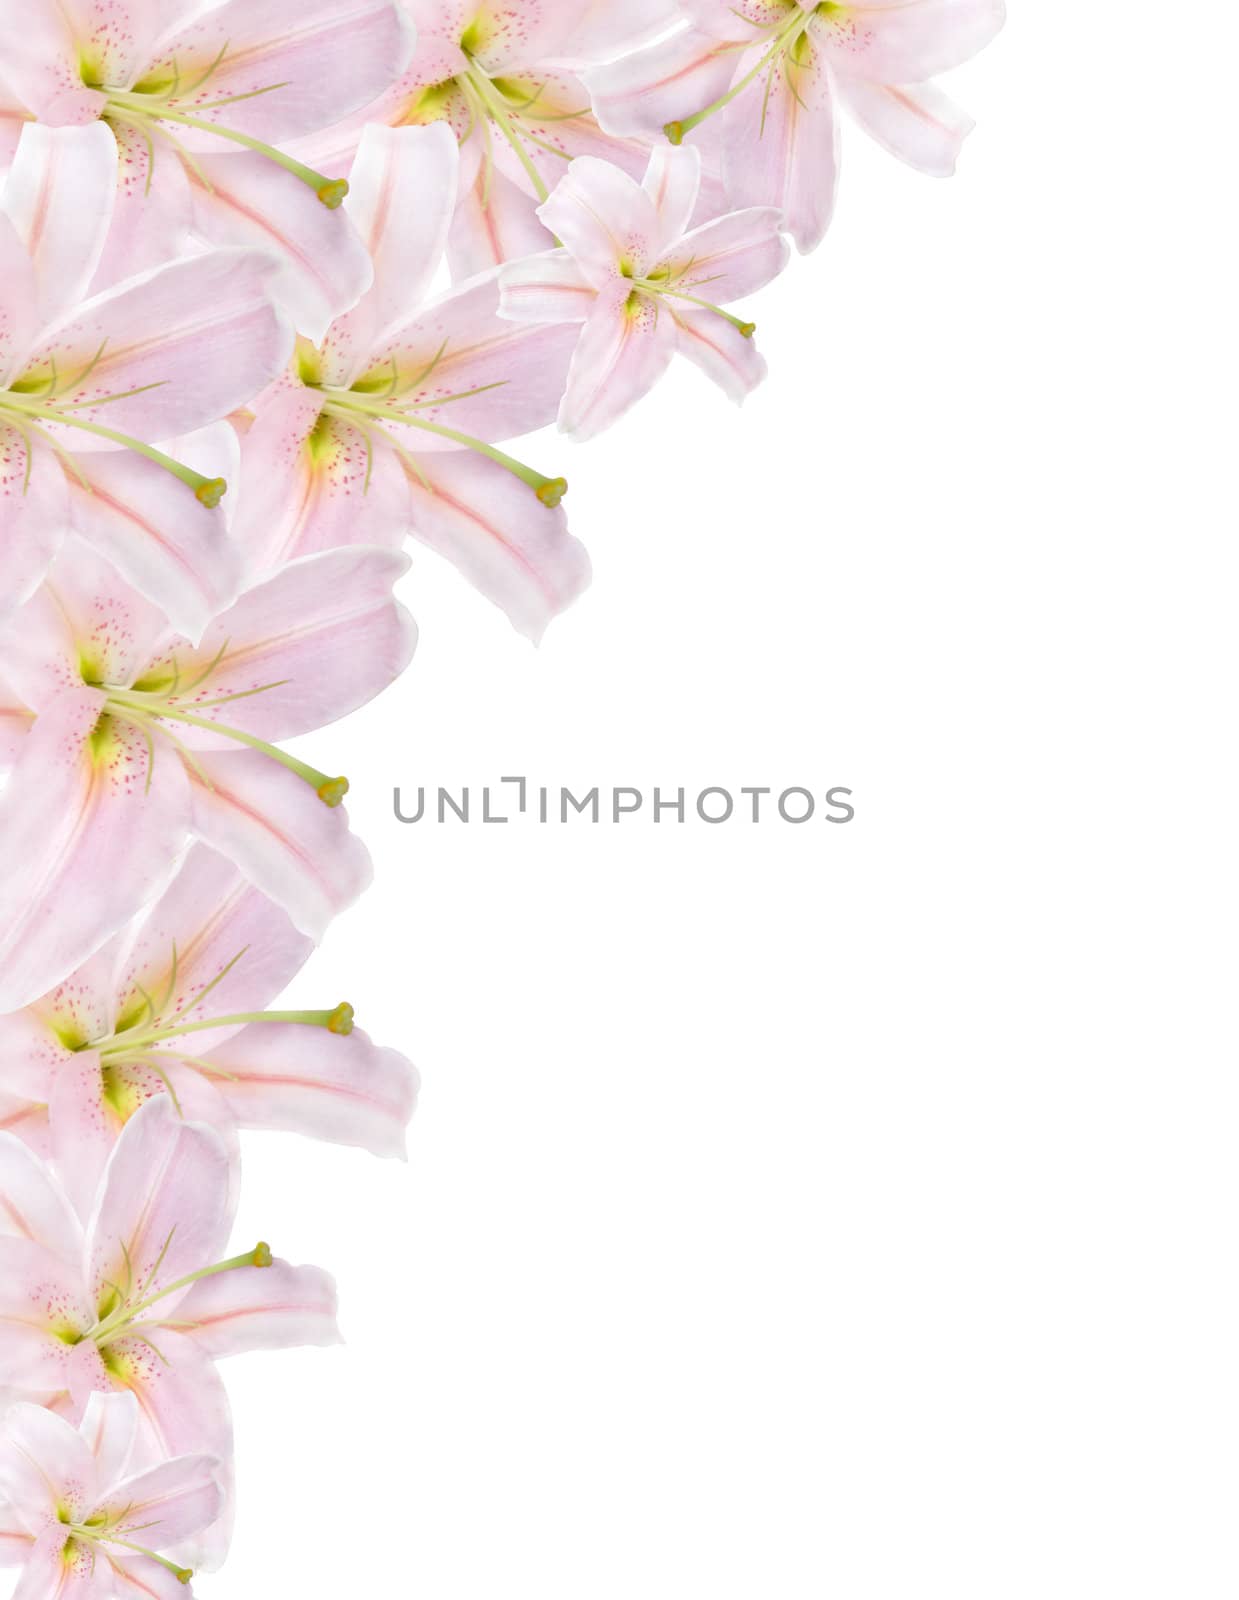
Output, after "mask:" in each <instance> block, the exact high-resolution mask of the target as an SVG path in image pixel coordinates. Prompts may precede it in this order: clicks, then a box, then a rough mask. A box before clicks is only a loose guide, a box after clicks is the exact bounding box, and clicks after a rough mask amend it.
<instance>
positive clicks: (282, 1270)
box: [156, 1260, 340, 1359]
mask: <svg viewBox="0 0 1239 1600" xmlns="http://www.w3.org/2000/svg"><path fill="white" fill-rule="evenodd" d="M176 1315H177V1325H178V1328H179V1329H180V1331H181V1332H182V1333H183V1334H184V1336H185V1337H186V1338H187V1339H190V1340H191V1341H192V1342H193V1343H194V1344H196V1345H197V1346H198V1348H199V1349H200V1350H204V1351H206V1353H207V1354H208V1355H210V1356H212V1357H213V1358H215V1359H218V1358H219V1357H221V1356H232V1355H241V1354H244V1353H245V1352H246V1351H248V1350H288V1349H293V1348H295V1347H297V1346H300V1345H316V1346H319V1347H324V1346H327V1345H333V1344H339V1342H340V1330H339V1328H338V1326H337V1324H336V1287H335V1284H334V1283H333V1282H332V1280H331V1278H330V1277H329V1276H328V1275H327V1273H325V1272H322V1271H320V1270H319V1268H318V1267H292V1266H289V1264H288V1263H287V1262H286V1261H278V1260H277V1261H274V1262H273V1263H272V1264H271V1266H269V1267H243V1268H240V1269H239V1270H238V1271H236V1272H227V1273H222V1274H221V1275H220V1276H219V1277H217V1278H204V1279H203V1280H202V1282H201V1283H197V1284H195V1285H194V1287H193V1289H192V1290H191V1291H190V1293H189V1294H188V1295H187V1296H186V1297H185V1299H184V1301H183V1302H182V1303H181V1305H180V1306H179V1307H178V1308H177V1314H176ZM156 1337H158V1335H156Z"/></svg>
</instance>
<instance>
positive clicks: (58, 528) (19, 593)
mask: <svg viewBox="0 0 1239 1600" xmlns="http://www.w3.org/2000/svg"><path fill="white" fill-rule="evenodd" d="M0 220H2V219H0ZM2 338H3V334H2V333H0V339H2ZM0 512H2V513H3V524H2V525H0V618H3V617H5V616H7V615H8V613H9V612H10V611H13V610H15V609H16V608H17V607H18V606H19V605H21V604H22V602H23V601H24V600H27V599H28V598H29V597H30V596H31V595H32V594H33V593H34V591H35V590H36V589H37V588H38V586H39V583H40V581H41V579H42V578H43V575H44V573H45V572H46V571H47V569H48V567H49V566H50V565H51V561H52V557H53V556H54V555H55V553H56V551H57V550H58V549H59V548H60V543H61V540H62V539H63V538H64V535H65V530H66V528H67V527H68V523H69V487H68V484H67V482H66V480H65V474H64V471H63V469H62V467H61V465H60V462H59V461H57V459H56V456H55V454H54V452H53V451H52V450H51V449H50V448H49V447H48V445H47V444H45V443H44V442H43V441H42V440H40V439H36V438H35V437H34V436H33V435H31V434H23V433H22V432H19V430H18V429H17V428H14V427H12V426H10V425H9V424H7V423H3V422H0Z"/></svg>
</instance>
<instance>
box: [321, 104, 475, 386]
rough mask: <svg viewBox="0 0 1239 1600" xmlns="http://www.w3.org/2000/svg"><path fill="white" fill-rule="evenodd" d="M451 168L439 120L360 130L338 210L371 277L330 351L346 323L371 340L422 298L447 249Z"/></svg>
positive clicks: (449, 141)
mask: <svg viewBox="0 0 1239 1600" xmlns="http://www.w3.org/2000/svg"><path fill="white" fill-rule="evenodd" d="M459 167H460V150H459V146H458V145H457V143H456V140H455V138H454V136H453V134H452V130H451V129H450V128H449V127H448V126H447V125H446V124H445V123H441V122H440V123H434V124H432V125H431V126H430V127H426V128H384V127H377V126H371V127H368V128H367V129H366V131H365V132H364V134H363V135H362V138H361V143H360V145H359V146H358V150H357V159H356V160H355V161H354V163H353V168H352V172H351V173H350V175H349V185H350V188H349V193H348V198H347V199H346V200H345V202H344V209H345V210H346V211H347V213H348V215H349V216H350V218H351V219H352V221H353V224H354V226H355V227H356V229H357V231H358V233H359V235H360V236H361V239H362V241H363V243H364V245H365V247H366V250H367V251H368V252H369V255H370V259H371V261H372V263H373V265H374V282H373V285H372V287H371V288H370V290H369V292H368V293H367V294H366V296H365V298H364V299H363V300H362V302H361V304H360V305H359V306H358V307H357V309H356V311H355V312H353V313H351V314H350V316H349V317H347V318H345V319H344V321H345V325H344V327H342V328H336V329H334V330H333V332H332V336H331V340H330V344H331V346H332V348H333V350H334V349H335V347H337V346H338V344H339V342H340V341H341V340H344V341H345V342H347V339H348V334H349V332H350V330H351V326H352V324H353V322H354V321H357V322H358V323H359V324H360V325H361V326H363V327H364V328H365V329H366V330H367V331H368V333H369V335H370V336H371V338H373V339H377V338H379V337H381V336H382V335H383V334H385V333H386V332H387V331H388V330H389V329H391V328H393V327H395V326H397V325H398V324H399V323H400V322H401V321H403V320H404V319H405V318H407V315H408V308H409V307H410V306H416V305H420V304H421V303H422V301H423V300H424V299H425V298H426V294H427V292H428V291H429V289H430V285H431V282H432V280H433V278H434V275H435V273H436V271H437V270H438V267H439V263H440V262H441V261H442V259H443V252H444V250H445V249H446V248H447V238H448V230H449V228H450V226H451V221H452V215H453V212H454V210H455V203H456V187H457V178H458V172H459ZM352 376H353V375H352V374H351V373H350V374H349V375H348V378H347V380H346V379H344V378H343V377H342V378H341V379H340V381H351V378H352Z"/></svg>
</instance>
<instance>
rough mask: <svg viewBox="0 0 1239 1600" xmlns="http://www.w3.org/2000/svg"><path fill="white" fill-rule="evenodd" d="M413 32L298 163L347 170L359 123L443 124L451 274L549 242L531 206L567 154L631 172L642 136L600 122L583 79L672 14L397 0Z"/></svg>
mask: <svg viewBox="0 0 1239 1600" xmlns="http://www.w3.org/2000/svg"><path fill="white" fill-rule="evenodd" d="M404 4H405V8H406V10H407V11H408V13H409V15H410V17H411V18H412V20H413V22H414V24H415V26H416V30H417V46H416V49H415V50H414V53H413V58H412V60H411V61H410V63H409V66H408V69H407V71H405V73H404V74H403V75H402V77H401V78H400V80H399V82H398V83H395V84H393V85H392V87H391V88H390V89H389V90H388V91H387V92H386V94H384V95H383V96H382V97H381V98H380V99H379V100H378V101H376V103H375V104H374V105H371V106H367V107H366V108H365V110H364V112H362V113H360V114H359V115H358V116H357V117H354V118H352V119H350V120H348V121H346V122H345V123H343V124H342V125H341V126H340V127H338V128H336V129H333V130H331V131H330V132H328V133H326V134H324V135H323V136H322V137H321V138H319V139H316V140H311V141H308V142H307V144H306V145H305V148H304V153H305V154H306V156H307V159H313V160H315V161H316V162H317V163H318V164H319V165H321V166H323V167H324V168H325V169H326V170H328V171H332V172H337V171H338V172H340V173H344V172H346V171H347V170H348V164H349V162H350V160H351V159H352V155H353V152H354V151H355V150H356V148H357V144H358V141H359V139H360V137H361V134H362V131H363V129H364V127H365V125H366V124H367V123H383V124H387V125H388V126H391V127H402V126H408V125H410V124H412V125H426V124H434V123H442V124H444V125H445V126H447V127H449V128H450V129H451V130H452V132H453V133H454V134H455V136H456V138H457V140H458V141H459V143H460V151H461V161H460V168H459V189H458V196H457V205H456V211H455V217H454V220H453V222H452V227H451V232H450V234H449V238H448V259H449V263H450V266H451V271H452V276H453V278H455V279H457V280H459V279H463V278H468V277H472V276H473V275H474V274H475V273H479V272H485V271H487V270H489V269H491V268H493V267H496V266H498V265H500V264H501V263H502V262H504V261H510V260H515V259H517V258H519V257H521V256H525V255H530V254H532V253H533V252H535V251H538V250H547V249H550V248H551V247H552V246H553V244H554V242H555V241H554V239H553V238H551V236H550V235H549V234H548V233H547V231H546V229H545V228H544V227H543V226H542V224H541V223H540V222H539V220H538V217H537V207H538V206H539V205H540V204H541V203H542V202H543V201H544V200H545V199H546V198H547V195H548V194H549V193H550V191H551V190H552V189H553V188H554V187H555V184H556V183H557V182H558V181H559V179H560V178H561V177H562V176H563V173H564V172H565V171H566V170H567V164H568V162H570V161H571V160H572V159H573V158H574V157H576V156H582V155H593V156H598V157H601V158H604V159H606V160H608V161H613V162H615V163H616V164H617V165H619V166H621V167H624V168H625V170H627V171H630V172H632V173H633V174H634V175H636V176H639V175H640V173H641V171H642V170H643V169H644V166H645V162H646V158H647V155H648V141H645V140H636V139H627V138H616V137H614V136H612V135H610V134H608V133H605V132H604V131H603V130H602V129H601V128H600V127H599V125H598V122H597V120H596V118H595V117H594V114H593V111H592V109H591V107H590V97H589V94H588V92H587V90H586V88H585V85H584V82H583V81H582V78H581V68H582V67H583V66H584V65H586V64H587V63H589V62H598V61H604V60H607V59H608V58H609V57H610V56H611V55H612V54H614V53H615V52H616V51H618V50H620V49H622V48H625V47H628V46H630V45H631V44H633V43H634V42H636V41H638V40H640V39H643V38H646V37H648V36H649V35H650V34H651V33H653V32H655V31H657V29H658V27H659V26H660V25H663V26H665V25H666V24H667V23H668V22H670V21H672V20H674V17H675V6H674V4H673V0H624V3H623V4H622V5H617V4H613V3H610V0H605V3H604V0H592V3H591V0H587V3H584V4H583V3H582V0H404Z"/></svg>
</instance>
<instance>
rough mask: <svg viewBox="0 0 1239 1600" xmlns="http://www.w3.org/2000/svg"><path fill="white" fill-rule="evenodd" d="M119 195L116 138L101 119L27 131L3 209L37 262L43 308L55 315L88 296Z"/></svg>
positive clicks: (45, 317)
mask: <svg viewBox="0 0 1239 1600" xmlns="http://www.w3.org/2000/svg"><path fill="white" fill-rule="evenodd" d="M115 196H116V141H115V140H114V139H113V137H112V135H111V133H110V132H109V130H108V129H107V128H106V127H105V126H104V124H103V123H101V122H94V123H91V124H89V125H88V126H87V127H84V128H47V127H42V126H41V125H39V124H38V123H31V124H30V126H29V127H27V128H26V130H25V131H24V132H23V134H22V136H21V142H20V143H19V145H18V147H17V156H16V159H15V160H14V162H13V167H12V170H11V171H10V173H9V176H8V180H7V182H6V184H5V188H4V209H5V211H6V212H7V214H8V216H9V217H10V218H11V220H12V221H13V222H14V223H15V224H16V226H17V231H18V233H19V234H20V235H21V237H22V239H23V240H24V242H25V245H26V249H27V251H28V252H29V255H30V260H31V263H32V264H33V267H34V273H35V283H36V286H37V292H38V298H39V311H40V314H41V315H42V317H43V320H44V322H45V323H46V322H52V321H54V320H55V319H56V318H57V317H59V316H60V315H62V313H64V312H66V311H68V310H69V309H70V307H72V306H74V305H76V304H77V303H78V302H79V301H80V300H83V299H84V298H85V296H86V291H87V289H88V288H89V286H90V282H91V279H92V278H93V277H94V274H95V270H96V268H97V267H98V265H99V260H100V258H101V256H102V254H103V246H104V241H105V240H106V239H107V234H108V227H109V224H110V221H111V216H112V205H113V202H114V200H115Z"/></svg>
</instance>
